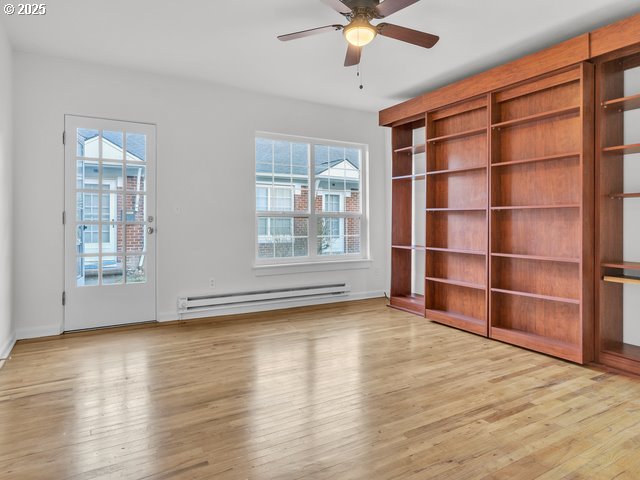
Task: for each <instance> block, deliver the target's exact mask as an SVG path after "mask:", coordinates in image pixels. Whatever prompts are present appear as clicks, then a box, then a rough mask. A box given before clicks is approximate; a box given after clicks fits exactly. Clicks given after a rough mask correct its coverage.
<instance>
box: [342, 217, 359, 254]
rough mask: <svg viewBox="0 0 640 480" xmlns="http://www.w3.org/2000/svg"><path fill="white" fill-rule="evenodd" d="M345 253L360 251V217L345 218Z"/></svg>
mask: <svg viewBox="0 0 640 480" xmlns="http://www.w3.org/2000/svg"><path fill="white" fill-rule="evenodd" d="M345 235H346V253H360V236H361V230H360V219H359V218H346V219H345Z"/></svg>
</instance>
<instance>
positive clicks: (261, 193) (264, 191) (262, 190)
mask: <svg viewBox="0 0 640 480" xmlns="http://www.w3.org/2000/svg"><path fill="white" fill-rule="evenodd" d="M256 210H257V211H258V212H266V211H267V210H269V188H268V187H256Z"/></svg>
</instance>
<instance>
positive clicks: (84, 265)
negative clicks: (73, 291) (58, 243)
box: [76, 257, 100, 287]
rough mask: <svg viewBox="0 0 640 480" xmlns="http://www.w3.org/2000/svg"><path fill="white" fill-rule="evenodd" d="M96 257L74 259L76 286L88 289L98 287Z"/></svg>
mask: <svg viewBox="0 0 640 480" xmlns="http://www.w3.org/2000/svg"><path fill="white" fill-rule="evenodd" d="M98 267H99V264H98V257H77V258H76V285H77V286H78V287H90V286H94V285H98V279H99V277H98V276H99V273H100V272H99V268H98Z"/></svg>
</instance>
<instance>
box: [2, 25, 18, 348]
mask: <svg viewBox="0 0 640 480" xmlns="http://www.w3.org/2000/svg"><path fill="white" fill-rule="evenodd" d="M11 56H12V55H11V47H10V45H9V41H8V39H7V37H6V34H5V31H4V26H3V25H2V22H0V358H5V357H6V356H7V354H8V353H9V351H10V350H11V347H12V346H13V343H14V340H15V337H14V329H13V321H12V293H11V291H12V282H11V273H12V261H11V259H12V255H13V252H12V244H11V240H12V235H11V230H12V229H11V225H12V212H13V208H12V205H13V193H12V166H13V162H12V147H11V140H12V128H11V127H12V108H11V107H12V95H11V80H12V79H11V73H12V72H11V71H12V59H11Z"/></svg>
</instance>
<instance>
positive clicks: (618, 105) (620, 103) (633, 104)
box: [602, 94, 640, 112]
mask: <svg viewBox="0 0 640 480" xmlns="http://www.w3.org/2000/svg"><path fill="white" fill-rule="evenodd" d="M602 106H603V107H604V108H605V109H607V110H609V109H611V110H622V111H624V112H626V111H627V110H635V109H637V108H640V94H637V95H631V96H629V97H621V98H615V99H613V100H607V101H606V102H604V103H603V104H602Z"/></svg>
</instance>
